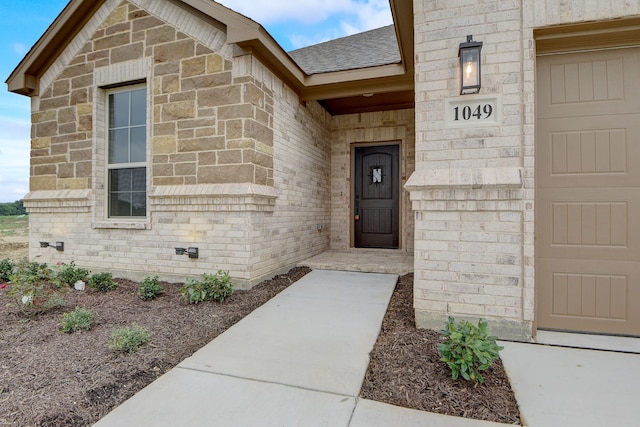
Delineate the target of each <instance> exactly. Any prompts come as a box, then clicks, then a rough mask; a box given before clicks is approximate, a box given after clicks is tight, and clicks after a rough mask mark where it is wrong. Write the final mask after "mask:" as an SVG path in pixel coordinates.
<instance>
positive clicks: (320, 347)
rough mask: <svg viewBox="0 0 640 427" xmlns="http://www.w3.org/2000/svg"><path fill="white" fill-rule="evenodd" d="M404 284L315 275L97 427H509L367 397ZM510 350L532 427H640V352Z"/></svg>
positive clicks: (514, 380) (507, 356)
mask: <svg viewBox="0 0 640 427" xmlns="http://www.w3.org/2000/svg"><path fill="white" fill-rule="evenodd" d="M396 280H397V276H396V275H393V274H373V273H356V272H337V271H326V270H324V271H323V270H315V271H313V272H311V273H309V274H308V275H306V276H305V277H303V278H302V279H301V280H299V281H298V282H296V283H294V284H293V285H292V286H290V287H289V288H288V289H286V290H285V291H283V292H282V293H280V294H279V295H277V296H276V297H275V298H273V299H271V300H270V301H269V302H267V303H266V304H265V305H263V306H262V307H260V308H258V309H257V310H255V311H254V312H253V313H251V314H250V315H249V316H247V317H245V318H244V319H243V320H242V321H240V322H239V323H237V324H236V325H235V326H233V327H232V328H230V329H229V330H227V331H226V332H225V333H224V334H222V335H220V336H219V337H218V338H216V339H215V340H213V341H212V342H211V343H210V344H208V345H207V346H205V347H203V348H202V349H200V350H199V351H198V352H196V353H195V354H194V355H193V356H192V357H190V358H188V359H186V360H184V361H183V362H182V363H180V364H179V365H178V366H177V367H176V368H174V369H172V370H171V371H169V372H167V373H166V374H165V375H163V376H162V377H161V378H159V379H158V380H156V381H155V382H153V383H152V384H150V385H149V386H148V387H146V388H145V389H144V390H142V391H140V392H139V393H138V394H136V395H135V396H133V397H132V398H131V399H129V400H128V401H126V402H124V403H123V404H122V405H120V406H119V407H117V408H116V409H115V410H113V411H112V412H111V413H110V414H108V415H107V416H106V417H105V418H103V419H102V420H100V421H99V422H98V423H97V424H96V426H99V427H124V426H136V427H139V426H153V427H159V426H171V427H174V426H189V427H194V426H195V427H197V426H208V427H215V426H225V427H235V426H238V427H254V426H256V427H258V426H259V427H270V426H273V427H276V426H277V427H283V426H285V427H300V426H305V427H313V426H327V427H342V426H344V427H383V426H385V427H386V426H403V427H412V426H429V427H445V426H447V427H474V426H475V427H483V426H485V427H489V426H500V425H502V426H504V425H505V424H496V423H490V422H485V421H477V420H470V419H465V418H456V417H450V416H445V415H438V414H432V413H428V412H422V411H415V410H411V409H405V408H400V407H396V406H392V405H387V404H384V403H379V402H374V401H370V400H365V399H360V398H359V397H358V394H359V391H360V387H361V385H362V381H363V379H364V375H365V372H366V369H367V365H368V361H369V357H368V355H369V352H370V351H371V349H372V348H373V345H374V343H375V340H376V338H377V336H378V333H379V330H380V326H381V323H382V319H383V317H384V314H385V312H386V309H387V305H388V303H389V299H390V298H391V294H392V293H393V289H394V287H395V283H396ZM500 344H501V345H503V346H504V347H505V349H504V350H503V351H502V352H501V358H502V361H503V363H504V366H505V369H506V370H507V373H508V375H509V378H510V380H511V385H512V388H513V389H514V392H515V395H516V399H517V400H518V403H519V405H520V410H521V415H522V419H523V421H524V422H525V424H526V425H527V426H529V427H549V426H563V427H567V426H568V427H571V426H581V427H589V426H594V427H595V426H605V425H606V426H608V425H617V426H631V425H639V423H638V416H637V407H636V405H637V404H638V397H639V396H640V392H639V391H638V384H640V355H638V354H625V353H615V352H607V351H593V350H582V349H572V348H563V347H552V346H546V345H536V344H522V343H511V342H501V343H500Z"/></svg>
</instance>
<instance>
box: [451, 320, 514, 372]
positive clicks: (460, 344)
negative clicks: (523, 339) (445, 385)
mask: <svg viewBox="0 0 640 427" xmlns="http://www.w3.org/2000/svg"><path fill="white" fill-rule="evenodd" d="M440 337H441V339H443V342H442V343H440V344H438V351H439V352H440V354H441V355H442V358H441V359H440V360H441V361H443V362H445V363H446V364H447V365H448V366H449V369H451V377H452V378H453V379H454V380H456V379H458V377H459V376H462V378H464V379H465V380H467V381H473V382H474V383H476V384H477V383H484V378H483V377H482V374H481V373H480V371H484V370H485V369H487V368H488V367H489V366H491V364H492V363H493V362H494V360H496V359H497V358H498V352H499V351H500V350H502V349H503V347H500V346H499V345H498V344H496V337H494V336H491V335H489V331H488V329H487V321H486V320H483V319H480V320H479V321H478V326H477V327H476V326H474V325H473V324H471V323H470V322H467V321H466V320H462V321H460V322H458V323H456V321H455V319H454V318H453V317H449V321H448V322H447V324H446V325H445V329H443V330H442V331H440Z"/></svg>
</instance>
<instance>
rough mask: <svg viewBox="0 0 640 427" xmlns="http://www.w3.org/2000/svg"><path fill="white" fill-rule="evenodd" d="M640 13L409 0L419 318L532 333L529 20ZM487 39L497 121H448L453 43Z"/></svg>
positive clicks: (611, 5)
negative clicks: (450, 124) (452, 124)
mask: <svg viewBox="0 0 640 427" xmlns="http://www.w3.org/2000/svg"><path fill="white" fill-rule="evenodd" d="M638 14H640V4H638V3H637V2H623V1H620V2H598V1H594V0H578V1H572V2H559V1H557V0H547V1H538V0H524V1H519V0H506V1H491V0H489V1H483V2H476V1H468V0H451V1H446V2H443V1H414V20H415V55H416V89H415V90H416V173H414V174H413V175H412V176H411V178H410V179H409V182H408V183H407V188H408V189H409V190H410V191H411V200H412V202H413V208H414V210H415V219H416V225H415V227H416V239H415V240H416V241H415V275H416V279H415V289H414V298H415V311H416V322H417V324H418V326H420V327H431V328H436V329H438V328H440V327H441V326H442V324H443V323H444V321H445V320H446V318H447V316H449V315H452V316H456V317H463V318H471V319H476V318H478V317H484V318H487V319H489V321H490V324H491V326H492V328H493V332H494V333H496V334H497V335H499V336H501V337H503V338H515V339H521V340H528V339H530V337H531V335H532V333H533V332H534V331H533V324H534V320H535V312H534V301H535V292H534V284H535V270H534V263H535V252H534V200H535V181H534V178H535V177H534V161H535V40H534V37H533V29H534V28H543V27H547V26H552V25H559V24H567V23H579V22H585V21H593V20H602V19H614V18H619V17H624V16H632V15H638ZM468 34H472V35H473V38H474V40H479V41H482V42H483V43H484V44H483V48H482V90H481V92H480V93H481V94H482V95H496V96H497V97H498V98H499V100H500V105H501V111H500V114H501V120H500V123H499V126H486V127H481V126H476V127H468V128H447V127H446V126H445V117H444V111H445V108H444V106H445V99H447V98H455V97H458V96H459V95H458V94H459V83H458V67H459V65H458V57H457V53H458V45H459V44H460V43H461V42H464V41H465V36H466V35H468Z"/></svg>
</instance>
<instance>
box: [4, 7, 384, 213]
mask: <svg viewBox="0 0 640 427" xmlns="http://www.w3.org/2000/svg"><path fill="white" fill-rule="evenodd" d="M219 3H222V4H224V5H225V6H227V7H229V8H231V9H233V10H235V11H237V12H240V13H242V14H243V15H245V16H248V17H249V18H251V19H253V20H254V21H257V22H259V23H260V24H262V26H263V27H264V28H266V29H267V31H269V33H270V34H271V35H272V36H273V38H274V39H276V41H277V42H278V43H279V44H280V45H281V46H282V47H283V48H284V50H286V51H289V50H294V49H298V48H301V47H305V46H309V45H313V44H316V43H321V42H324V41H327V40H332V39H336V38H339V37H344V36H347V35H351V34H355V33H359V32H362V31H367V30H370V29H373V28H378V27H382V26H385V25H389V24H391V23H392V18H391V10H390V8H389V1H388V0H302V1H296V0H219ZM66 4H67V0H0V77H1V82H0V83H1V84H2V88H1V89H0V203H4V202H13V201H16V200H19V199H21V198H22V197H23V196H24V195H25V194H26V193H27V192H28V191H29V144H30V143H29V140H30V137H29V134H30V106H29V98H28V97H26V96H21V95H16V94H13V93H10V92H8V91H7V85H6V84H4V81H5V80H6V79H7V78H8V77H9V75H10V74H11V72H12V71H13V70H14V69H15V67H16V66H17V65H18V63H19V62H20V61H21V60H22V58H23V57H24V55H25V54H26V53H27V52H28V51H29V49H30V48H31V46H33V44H34V43H35V42H36V41H37V40H38V39H39V38H40V36H41V35H42V34H43V33H44V32H45V31H46V30H47V28H48V27H49V25H51V23H52V22H53V21H54V19H55V18H56V16H58V14H59V13H60V12H61V11H62V9H63V8H64V7H65V5H66Z"/></svg>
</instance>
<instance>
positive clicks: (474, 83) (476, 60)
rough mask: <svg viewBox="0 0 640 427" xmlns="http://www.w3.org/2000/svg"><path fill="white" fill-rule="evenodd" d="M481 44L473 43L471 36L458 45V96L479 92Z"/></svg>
mask: <svg viewBox="0 0 640 427" xmlns="http://www.w3.org/2000/svg"><path fill="white" fill-rule="evenodd" d="M481 50H482V42H476V41H473V36H467V41H466V42H465V43H460V48H459V50H458V57H459V58H460V95H467V94H471V93H478V92H480V86H481V72H480V62H481V61H480V51H481Z"/></svg>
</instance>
